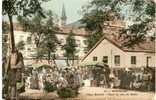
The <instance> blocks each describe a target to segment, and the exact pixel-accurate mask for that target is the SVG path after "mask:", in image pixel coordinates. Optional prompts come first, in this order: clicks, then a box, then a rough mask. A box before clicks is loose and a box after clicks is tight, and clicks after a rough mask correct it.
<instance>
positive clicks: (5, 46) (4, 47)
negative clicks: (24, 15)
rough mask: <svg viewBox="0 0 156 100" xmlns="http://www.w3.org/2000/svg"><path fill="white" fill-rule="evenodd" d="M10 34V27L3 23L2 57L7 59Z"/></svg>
mask: <svg viewBox="0 0 156 100" xmlns="http://www.w3.org/2000/svg"><path fill="white" fill-rule="evenodd" d="M8 32H9V25H8V23H7V22H4V21H3V22H2V57H3V58H6V57H7V52H8V43H7V42H8Z"/></svg>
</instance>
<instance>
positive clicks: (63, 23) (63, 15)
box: [61, 4, 67, 26]
mask: <svg viewBox="0 0 156 100" xmlns="http://www.w3.org/2000/svg"><path fill="white" fill-rule="evenodd" d="M66 21H67V16H66V11H65V6H64V4H63V6H62V16H61V26H64V25H66Z"/></svg>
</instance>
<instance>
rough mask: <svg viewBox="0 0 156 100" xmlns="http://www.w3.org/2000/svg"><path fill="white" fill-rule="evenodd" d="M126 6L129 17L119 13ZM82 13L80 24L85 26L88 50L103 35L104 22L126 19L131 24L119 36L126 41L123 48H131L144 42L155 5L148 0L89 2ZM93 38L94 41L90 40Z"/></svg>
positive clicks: (96, 0)
mask: <svg viewBox="0 0 156 100" xmlns="http://www.w3.org/2000/svg"><path fill="white" fill-rule="evenodd" d="M127 6H129V7H128V9H129V10H130V9H131V11H132V14H131V15H130V16H128V15H125V14H124V15H123V14H122V13H121V12H122V9H124V8H126V9H127ZM83 13H84V16H83V18H82V20H81V22H82V23H83V24H85V25H86V26H85V29H86V30H87V31H88V32H89V37H88V49H90V48H91V47H93V45H94V44H95V43H96V42H97V41H98V40H99V39H100V37H98V36H96V35H98V34H99V33H103V31H102V30H104V29H105V25H104V23H105V21H113V20H114V19H124V18H127V17H128V18H130V19H132V23H133V24H132V25H130V26H129V27H128V28H126V29H122V31H121V34H122V35H124V37H125V39H126V40H127V41H126V42H127V43H126V45H125V46H133V45H134V44H136V43H140V42H141V41H142V40H144V39H143V38H144V37H145V35H147V33H148V32H149V31H150V30H151V29H152V28H153V26H154V24H153V20H154V15H155V3H154V1H148V0H113V1H112V0H91V1H90V3H89V4H88V5H86V6H85V7H83ZM94 36H95V40H92V39H93V38H92V37H94ZM96 37H97V38H96Z"/></svg>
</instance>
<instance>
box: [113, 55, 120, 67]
mask: <svg viewBox="0 0 156 100" xmlns="http://www.w3.org/2000/svg"><path fill="white" fill-rule="evenodd" d="M114 63H115V65H120V56H119V55H115V56H114Z"/></svg>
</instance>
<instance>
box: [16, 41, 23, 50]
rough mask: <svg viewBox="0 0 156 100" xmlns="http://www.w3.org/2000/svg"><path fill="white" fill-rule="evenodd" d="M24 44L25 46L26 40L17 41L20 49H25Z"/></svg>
mask: <svg viewBox="0 0 156 100" xmlns="http://www.w3.org/2000/svg"><path fill="white" fill-rule="evenodd" d="M24 46H25V43H24V41H20V42H18V43H17V49H19V50H23V49H24Z"/></svg>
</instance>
